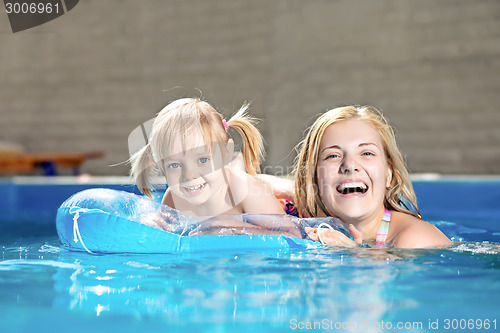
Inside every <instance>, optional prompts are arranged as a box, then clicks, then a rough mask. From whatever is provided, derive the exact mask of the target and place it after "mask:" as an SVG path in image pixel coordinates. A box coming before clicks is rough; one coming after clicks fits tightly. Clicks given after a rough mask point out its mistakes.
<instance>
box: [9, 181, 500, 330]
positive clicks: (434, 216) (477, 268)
mask: <svg viewBox="0 0 500 333" xmlns="http://www.w3.org/2000/svg"><path fill="white" fill-rule="evenodd" d="M414 185H415V188H416V192H417V195H418V198H419V205H420V207H421V211H422V214H423V216H424V217H425V218H426V219H427V220H429V221H432V222H433V223H435V224H437V225H439V227H440V228H442V230H443V231H444V232H445V233H446V234H447V235H448V236H450V237H454V239H455V240H461V242H459V243H457V244H456V245H455V246H454V247H452V248H450V249H442V250H413V251H409V250H394V249H393V250H390V251H383V250H379V249H361V248H360V249H349V250H338V249H332V248H319V249H312V250H308V251H301V252H299V251H292V252H284V251H274V252H261V253H254V252H252V251H247V252H222V253H214V252H212V253H196V254H189V255H158V254H155V255H151V254H148V255H138V254H137V255H134V254H112V255H100V256H95V255H90V254H87V253H81V252H73V251H69V250H67V249H65V248H63V247H61V246H60V243H59V240H58V238H57V235H56V232H55V223H54V221H55V211H54V206H55V208H57V207H58V205H59V204H60V203H61V202H62V201H63V200H64V199H66V198H67V197H68V196H69V195H70V194H71V193H74V192H76V191H79V190H81V189H83V188H88V187H109V188H114V189H124V190H130V191H133V186H132V185H131V184H129V183H126V182H125V183H124V182H122V181H113V180H108V181H104V180H99V181H97V182H94V183H93V182H90V183H89V182H81V183H78V182H75V181H74V180H71V179H67V180H64V179H63V180H60V179H59V180H53V181H52V180H49V181H47V180H46V179H43V180H39V179H33V178H15V179H9V180H6V181H4V182H2V183H0V194H2V198H4V202H2V203H1V204H0V212H1V216H2V220H0V225H1V227H0V249H1V251H2V253H1V258H0V331H1V332H101V331H103V332H104V331H108V330H110V331H113V332H114V331H116V332H136V331H149V332H179V331H182V332H185V331H188V332H255V331H266V332H267V331H269V332H271V331H272V332H311V331H345V332H385V331H400V332H458V331H460V332H477V331H480V332H495V331H498V330H499V327H498V326H499V325H500V323H499V322H498V321H499V320H500V318H498V313H499V307H498V299H499V297H500V255H499V252H500V251H499V249H498V245H499V244H500V205H499V204H498V203H499V202H500V186H499V185H500V180H499V179H496V178H487V179H482V178H481V179H480V178H473V179H472V178H463V179H462V178H436V179H430V180H429V179H415V180H414ZM483 241H488V243H485V242H483Z"/></svg>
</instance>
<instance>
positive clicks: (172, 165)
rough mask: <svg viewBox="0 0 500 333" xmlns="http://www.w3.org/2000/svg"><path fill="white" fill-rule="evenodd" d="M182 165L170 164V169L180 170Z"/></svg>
mask: <svg viewBox="0 0 500 333" xmlns="http://www.w3.org/2000/svg"><path fill="white" fill-rule="evenodd" d="M180 166H181V165H180V164H179V163H172V164H169V166H168V167H169V168H170V169H177V168H179V167H180Z"/></svg>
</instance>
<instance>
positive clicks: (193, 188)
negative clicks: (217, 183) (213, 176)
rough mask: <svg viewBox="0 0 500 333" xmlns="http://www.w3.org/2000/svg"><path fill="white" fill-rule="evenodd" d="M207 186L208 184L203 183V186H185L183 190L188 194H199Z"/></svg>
mask: <svg viewBox="0 0 500 333" xmlns="http://www.w3.org/2000/svg"><path fill="white" fill-rule="evenodd" d="M206 185H207V183H203V184H199V185H194V186H183V188H184V190H186V192H188V193H198V192H200V191H201V190H203V189H204V188H205V186H206Z"/></svg>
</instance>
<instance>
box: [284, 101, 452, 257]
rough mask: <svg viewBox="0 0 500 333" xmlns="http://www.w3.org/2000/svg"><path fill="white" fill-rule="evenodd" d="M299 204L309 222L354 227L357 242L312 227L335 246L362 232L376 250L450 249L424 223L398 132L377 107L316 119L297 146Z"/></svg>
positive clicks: (316, 234)
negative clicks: (328, 219) (333, 220)
mask: <svg viewBox="0 0 500 333" xmlns="http://www.w3.org/2000/svg"><path fill="white" fill-rule="evenodd" d="M279 191H281V196H283V193H285V194H288V195H289V194H290V193H286V192H287V191H283V189H282V188H281V189H280V190H279ZM285 196H286V195H285ZM295 202H296V204H297V208H298V210H299V212H300V213H301V215H302V216H303V217H321V216H334V217H337V218H339V219H340V220H341V221H342V222H343V223H345V224H346V225H348V226H349V229H350V231H351V234H352V235H353V237H354V239H355V240H356V241H351V240H349V239H348V238H347V237H345V236H344V235H343V234H341V233H340V232H337V231H334V230H331V229H317V228H314V229H313V228H309V229H308V230H307V232H308V234H309V236H310V237H311V238H312V239H314V240H321V241H323V242H325V243H326V244H329V245H332V246H354V245H356V244H359V242H360V239H361V235H362V239H363V241H364V242H368V243H370V242H374V244H375V245H376V246H378V247H384V246H387V245H390V246H394V247H400V248H427V247H441V246H449V245H451V241H450V240H449V239H448V238H447V237H446V236H445V235H444V234H443V233H442V232H441V231H440V230H438V229H437V228H436V227H434V226H433V225H432V224H430V223H428V222H425V221H423V220H422V219H421V217H420V214H419V210H418V207H417V202H416V196H415V193H414V191H413V187H412V184H411V180H410V176H409V173H408V171H407V169H406V167H405V165H404V161H403V157H402V155H401V152H400V151H399V149H398V147H397V145H396V140H395V135H394V131H393V129H392V127H391V126H390V125H389V124H388V123H387V121H386V119H385V118H384V116H383V115H382V113H381V112H380V111H378V110H377V109H375V108H373V107H366V106H365V107H359V106H345V107H339V108H336V109H333V110H330V111H328V112H326V113H324V114H323V115H321V116H320V117H319V118H318V119H317V120H316V121H315V122H314V124H313V125H312V126H311V127H310V129H309V131H308V133H307V135H306V138H305V139H304V140H303V141H302V142H301V143H300V144H299V155H298V156H297V159H296V162H295ZM359 232H360V233H361V235H360V234H359Z"/></svg>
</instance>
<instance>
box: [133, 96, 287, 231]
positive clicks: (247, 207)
mask: <svg viewBox="0 0 500 333" xmlns="http://www.w3.org/2000/svg"><path fill="white" fill-rule="evenodd" d="M247 108H248V105H244V106H243V107H241V108H240V110H239V111H238V112H237V113H236V114H235V115H234V116H233V117H232V118H231V119H230V120H229V121H227V122H226V120H224V119H223V117H222V115H221V114H219V113H218V112H217V111H216V110H215V109H214V108H213V107H212V106H211V105H210V104H208V103H207V102H204V101H201V100H199V99H195V98H183V99H179V100H176V101H174V102H172V103H170V104H168V105H167V106H166V107H164V108H163V109H162V110H161V111H160V113H159V114H158V115H157V117H156V119H155V120H154V123H153V126H152V131H151V134H150V137H149V142H148V143H147V144H146V146H144V147H143V148H142V149H141V150H139V151H138V152H137V153H136V154H135V155H133V156H132V158H131V163H132V168H131V175H132V176H133V177H134V179H135V181H136V183H137V186H138V187H139V189H140V190H141V191H142V192H143V193H145V194H146V195H148V196H149V197H151V192H150V191H151V189H152V184H151V178H152V176H153V175H154V174H155V171H156V172H157V171H159V172H160V173H161V174H162V175H163V176H164V177H165V179H166V183H167V185H168V189H167V190H166V192H165V194H164V196H163V200H162V204H164V205H167V206H169V207H172V208H175V209H177V210H180V211H182V212H184V213H187V214H189V215H191V216H195V217H198V216H205V217H213V216H218V215H227V214H243V213H247V214H284V211H283V209H282V207H281V205H280V203H279V202H278V200H277V199H276V198H275V197H274V195H273V194H272V192H271V191H270V190H268V189H267V187H266V186H265V185H264V184H263V183H262V182H261V181H260V180H258V179H257V178H256V177H254V176H255V175H256V172H257V171H258V170H259V165H260V159H261V157H262V155H263V151H264V149H263V143H262V136H261V134H260V132H259V131H258V130H257V128H256V127H255V126H254V122H255V120H254V119H253V118H251V117H249V116H248V115H247V113H246V111H247ZM229 127H232V128H234V129H235V130H236V131H237V132H238V133H239V134H240V135H241V137H242V139H243V140H242V141H243V156H242V157H243V161H244V163H240V164H244V166H243V165H240V166H239V167H238V166H237V164H238V163H237V160H236V161H234V160H233V147H234V143H233V140H232V139H230V137H229V135H228V133H227V130H228V128H229ZM245 170H246V172H245ZM247 172H248V173H247ZM155 223H156V225H153V226H155V227H158V228H162V229H166V230H170V229H171V228H170V227H169V226H168V225H167V224H166V223H162V222H160V221H158V220H157V221H156V222H155ZM233 225H234V223H233Z"/></svg>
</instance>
